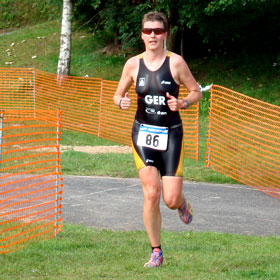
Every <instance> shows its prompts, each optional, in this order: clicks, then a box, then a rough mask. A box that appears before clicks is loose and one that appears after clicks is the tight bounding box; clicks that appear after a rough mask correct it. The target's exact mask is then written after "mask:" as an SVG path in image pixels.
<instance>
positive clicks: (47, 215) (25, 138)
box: [0, 103, 63, 253]
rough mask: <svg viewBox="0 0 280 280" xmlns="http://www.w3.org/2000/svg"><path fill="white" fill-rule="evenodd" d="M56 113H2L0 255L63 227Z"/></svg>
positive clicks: (49, 235)
mask: <svg viewBox="0 0 280 280" xmlns="http://www.w3.org/2000/svg"><path fill="white" fill-rule="evenodd" d="M26 104H28V103H26ZM60 115H61V113H60V112H59V113H57V112H51V111H41V110H36V111H34V110H24V111H22V110H4V111H2V112H0V253H8V252H12V251H15V250H18V249H19V248H22V247H23V246H24V245H25V244H26V243H27V242H28V241H31V240H41V239H47V238H50V237H53V236H54V235H56V233H57V231H58V230H61V228H62V218H61V200H62V187H63V184H62V179H61V173H60V169H61V168H60V153H59V142H60V122H61V119H60V118H61V117H60Z"/></svg>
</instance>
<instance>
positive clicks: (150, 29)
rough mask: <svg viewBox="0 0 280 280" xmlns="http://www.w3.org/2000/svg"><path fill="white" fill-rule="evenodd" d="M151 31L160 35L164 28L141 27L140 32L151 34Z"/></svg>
mask: <svg viewBox="0 0 280 280" xmlns="http://www.w3.org/2000/svg"><path fill="white" fill-rule="evenodd" d="M153 31H154V33H155V34H156V35H161V34H163V33H165V29H164V28H143V29H142V32H143V33H144V34H147V35H150V34H152V32H153Z"/></svg>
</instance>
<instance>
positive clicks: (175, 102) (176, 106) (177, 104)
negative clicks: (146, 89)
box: [166, 92, 183, 112]
mask: <svg viewBox="0 0 280 280" xmlns="http://www.w3.org/2000/svg"><path fill="white" fill-rule="evenodd" d="M166 97H167V98H168V100H167V105H168V107H169V109H170V110H171V111H173V112H175V111H179V110H180V109H181V108H182V105H183V100H179V99H177V98H176V97H174V96H173V95H170V94H169V92H167V93H166Z"/></svg>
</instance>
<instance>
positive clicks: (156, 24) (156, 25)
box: [141, 21, 167, 50]
mask: <svg viewBox="0 0 280 280" xmlns="http://www.w3.org/2000/svg"><path fill="white" fill-rule="evenodd" d="M154 29H156V30H154ZM143 31H144V32H143ZM146 31H148V32H149V33H150V34H146V33H147V32H146ZM151 31H152V32H151ZM156 33H157V34H156ZM166 37H167V32H166V31H165V30H164V27H163V23H162V22H160V21H146V22H145V23H144V26H143V28H142V33H141V38H142V40H143V41H144V44H145V47H146V50H155V49H158V48H163V41H164V40H165V39H166Z"/></svg>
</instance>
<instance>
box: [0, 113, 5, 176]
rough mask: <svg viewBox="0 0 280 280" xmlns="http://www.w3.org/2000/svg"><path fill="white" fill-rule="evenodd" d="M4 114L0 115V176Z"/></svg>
mask: <svg viewBox="0 0 280 280" xmlns="http://www.w3.org/2000/svg"><path fill="white" fill-rule="evenodd" d="M3 127H4V113H3V112H1V113H0V175H1V168H2V143H3V140H2V139H3Z"/></svg>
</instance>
